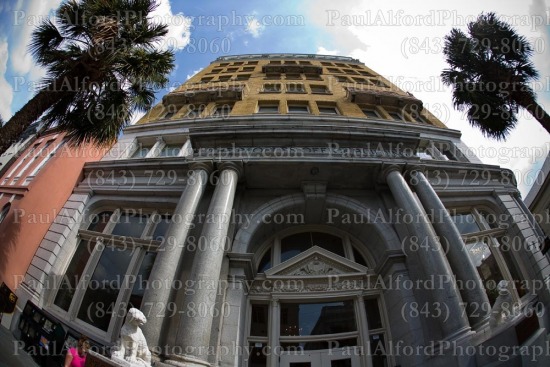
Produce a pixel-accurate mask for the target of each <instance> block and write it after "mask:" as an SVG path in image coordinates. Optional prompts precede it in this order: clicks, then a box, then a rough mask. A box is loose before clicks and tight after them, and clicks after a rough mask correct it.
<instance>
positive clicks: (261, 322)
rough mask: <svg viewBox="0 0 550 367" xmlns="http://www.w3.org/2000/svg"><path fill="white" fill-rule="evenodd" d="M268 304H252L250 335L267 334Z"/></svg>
mask: <svg viewBox="0 0 550 367" xmlns="http://www.w3.org/2000/svg"><path fill="white" fill-rule="evenodd" d="M268 312H269V305H267V304H253V305H252V310H251V314H252V315H251V316H252V317H251V324H250V335H253V336H267V327H268V319H269V316H268V315H269V313H268Z"/></svg>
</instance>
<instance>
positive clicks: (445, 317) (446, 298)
mask: <svg viewBox="0 0 550 367" xmlns="http://www.w3.org/2000/svg"><path fill="white" fill-rule="evenodd" d="M398 170H399V167H390V169H389V170H388V171H387V173H386V181H387V183H388V186H389V187H390V191H391V192H392V194H393V197H394V198H395V201H396V202H397V205H399V207H401V208H402V209H403V210H405V212H406V213H407V214H408V215H409V216H410V218H412V220H410V221H407V223H406V224H407V228H408V230H409V234H410V235H411V236H416V240H417V242H418V245H419V246H416V247H417V248H418V249H416V250H415V252H416V256H415V260H416V261H419V262H420V266H421V267H422V268H423V269H425V272H426V274H431V275H434V277H435V279H436V280H438V281H437V282H435V283H437V285H438V286H434V287H433V288H435V289H433V290H432V289H430V291H429V293H428V294H429V296H430V299H429V301H430V302H429V304H428V306H429V309H430V312H431V311H433V316H434V317H436V318H437V319H438V320H439V324H440V326H441V330H442V331H443V337H444V338H445V339H454V338H456V337H457V336H458V335H460V334H463V333H466V332H468V331H469V330H470V327H469V325H468V319H467V317H466V313H465V312H463V310H462V308H461V305H460V303H461V302H462V299H461V298H460V292H459V291H458V289H457V287H456V284H455V282H454V281H453V276H452V272H451V268H450V266H449V263H448V262H447V259H445V255H444V254H443V252H442V251H441V245H440V244H439V242H438V241H437V239H436V236H435V233H434V231H433V229H432V228H431V226H430V223H429V222H428V219H427V218H426V215H425V213H424V211H423V210H422V207H421V206H420V204H419V203H418V202H417V201H416V198H415V196H414V194H413V192H412V191H411V189H410V188H409V186H408V185H407V182H406V181H405V179H404V178H403V176H402V175H401V173H400V172H399V171H398ZM405 245H406V244H405ZM404 250H405V253H406V254H407V255H408V256H411V252H410V251H409V252H407V248H406V247H404ZM441 279H443V280H444V281H439V280H441ZM437 306H441V312H440V311H438V310H436V308H437Z"/></svg>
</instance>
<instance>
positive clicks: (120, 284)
mask: <svg viewBox="0 0 550 367" xmlns="http://www.w3.org/2000/svg"><path fill="white" fill-rule="evenodd" d="M136 212H138V213H139V214H137V213H136ZM140 212H141V211H137V210H133V211H132V210H131V209H128V210H124V211H121V210H120V209H117V210H116V211H114V212H113V211H104V212H99V213H97V214H93V215H92V216H91V217H90V219H89V225H88V227H87V229H86V230H80V231H79V236H80V238H81V240H80V243H79V244H78V247H77V249H76V252H75V254H74V256H73V258H72V260H71V262H70V264H69V267H68V269H67V271H66V272H65V276H64V278H63V279H62V282H61V285H60V287H59V288H58V290H57V294H56V295H55V300H54V305H55V306H56V307H58V308H59V309H61V310H63V311H64V312H66V316H65V317H66V319H67V320H66V321H67V322H74V318H77V319H79V320H80V321H82V322H84V323H87V324H89V325H91V326H93V327H96V328H98V329H100V330H102V331H104V332H106V333H107V334H106V336H105V337H106V338H107V339H111V338H114V337H115V335H112V333H116V334H117V335H118V330H113V329H112V326H113V323H114V322H115V320H118V322H120V323H122V320H121V318H122V317H123V314H124V311H125V310H126V309H127V308H128V307H137V308H140V307H141V302H142V299H143V293H144V291H145V289H146V286H147V279H148V277H149V275H150V272H151V269H152V267H153V264H154V262H155V258H156V248H157V246H158V245H159V244H160V242H158V241H160V240H162V238H163V236H164V235H165V233H166V230H167V228H168V226H169V225H170V223H171V220H170V218H171V217H170V215H169V214H162V215H161V214H159V213H158V212H156V211H155V212H151V213H147V214H141V213H140ZM153 218H154V220H153ZM159 218H160V219H159ZM153 229H154V232H153ZM151 233H152V234H153V235H151ZM118 236H125V237H124V238H121V237H118ZM151 237H154V238H151ZM151 240H153V241H151ZM100 241H101V242H102V243H103V245H101V246H98V245H97V244H98V243H99V242H100ZM110 330H112V333H110Z"/></svg>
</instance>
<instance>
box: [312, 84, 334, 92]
mask: <svg viewBox="0 0 550 367" xmlns="http://www.w3.org/2000/svg"><path fill="white" fill-rule="evenodd" d="M309 88H310V89H311V93H314V94H329V93H330V92H329V90H328V89H327V87H326V86H324V85H316V84H310V85H309Z"/></svg>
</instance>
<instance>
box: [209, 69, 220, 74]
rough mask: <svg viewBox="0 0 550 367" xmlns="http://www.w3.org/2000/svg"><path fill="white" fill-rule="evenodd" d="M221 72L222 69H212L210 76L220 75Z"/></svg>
mask: <svg viewBox="0 0 550 367" xmlns="http://www.w3.org/2000/svg"><path fill="white" fill-rule="evenodd" d="M221 71H222V69H212V70H211V71H210V74H215V73H219V72H221Z"/></svg>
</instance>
